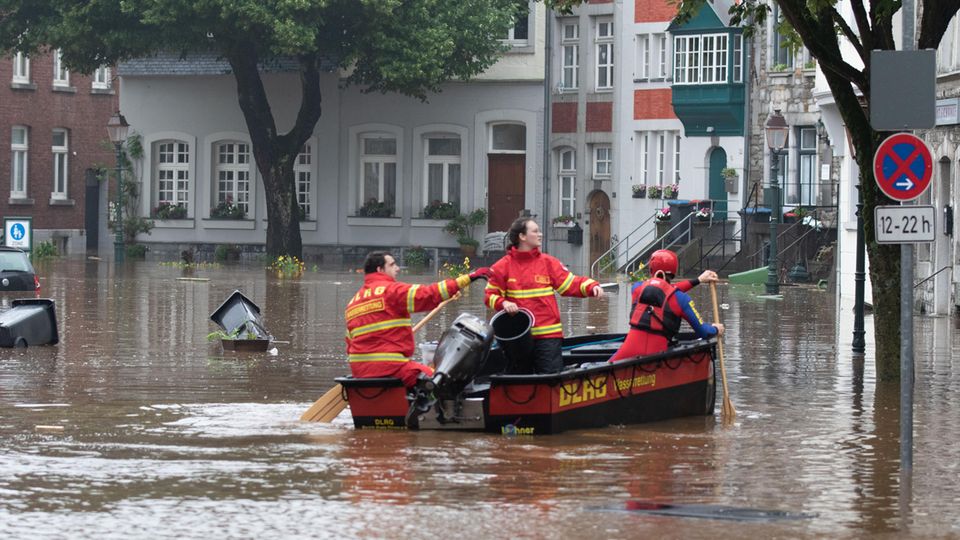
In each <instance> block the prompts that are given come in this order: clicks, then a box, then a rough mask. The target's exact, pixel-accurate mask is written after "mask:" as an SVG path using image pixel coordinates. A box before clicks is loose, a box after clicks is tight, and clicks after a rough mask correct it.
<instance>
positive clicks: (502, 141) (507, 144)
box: [490, 124, 527, 153]
mask: <svg viewBox="0 0 960 540" xmlns="http://www.w3.org/2000/svg"><path fill="white" fill-rule="evenodd" d="M490 139H491V140H490V150H491V151H493V152H501V153H523V152H525V151H526V149H527V128H526V127H525V126H524V125H523V124H494V125H493V127H492V128H491V130H490Z"/></svg>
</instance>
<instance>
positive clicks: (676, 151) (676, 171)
mask: <svg viewBox="0 0 960 540" xmlns="http://www.w3.org/2000/svg"><path fill="white" fill-rule="evenodd" d="M673 178H674V182H676V183H678V184H679V183H680V135H674V136H673Z"/></svg>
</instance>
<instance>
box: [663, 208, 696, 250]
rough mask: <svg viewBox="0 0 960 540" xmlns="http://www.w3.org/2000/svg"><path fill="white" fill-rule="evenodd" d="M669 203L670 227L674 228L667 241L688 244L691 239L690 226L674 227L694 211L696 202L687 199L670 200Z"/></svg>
mask: <svg viewBox="0 0 960 540" xmlns="http://www.w3.org/2000/svg"><path fill="white" fill-rule="evenodd" d="M667 204H668V205H669V206H670V227H671V229H673V231H672V232H671V233H670V236H669V237H668V238H667V241H668V242H673V241H677V242H679V243H681V244H686V243H687V242H689V241H690V228H689V227H685V226H680V227H676V228H674V227H675V226H676V225H677V224H678V223H680V222H681V221H683V220H684V219H685V218H686V217H687V216H689V215H690V213H691V212H693V206H694V204H693V203H692V202H690V201H685V200H675V201H669V202H667Z"/></svg>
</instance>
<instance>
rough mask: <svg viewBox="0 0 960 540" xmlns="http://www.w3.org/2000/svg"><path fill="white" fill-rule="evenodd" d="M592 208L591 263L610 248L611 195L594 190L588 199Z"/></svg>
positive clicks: (588, 203)
mask: <svg viewBox="0 0 960 540" xmlns="http://www.w3.org/2000/svg"><path fill="white" fill-rule="evenodd" d="M587 205H588V207H589V209H590V261H589V263H590V265H593V263H594V262H596V261H597V259H599V258H600V256H601V255H603V254H604V253H606V252H607V250H609V249H610V197H608V196H607V194H606V193H604V192H602V191H594V192H593V193H591V194H590V197H589V199H588V200H587Z"/></svg>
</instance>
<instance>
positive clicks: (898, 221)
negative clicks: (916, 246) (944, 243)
mask: <svg viewBox="0 0 960 540" xmlns="http://www.w3.org/2000/svg"><path fill="white" fill-rule="evenodd" d="M936 216H937V213H936V210H935V209H934V207H932V206H877V207H875V208H874V209H873V218H874V219H873V221H874V224H875V225H876V228H875V231H876V238H877V243H878V244H912V243H916V242H933V241H934V239H935V238H936V231H937V227H936Z"/></svg>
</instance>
